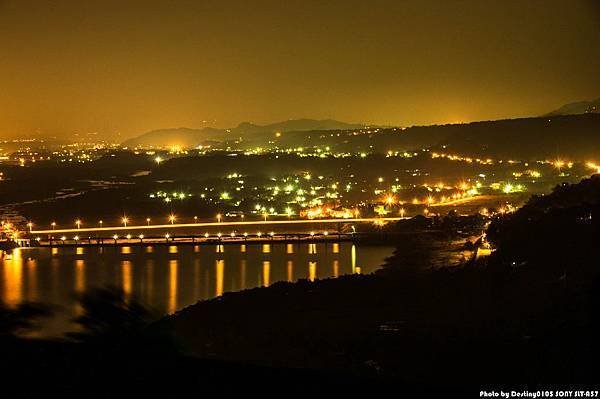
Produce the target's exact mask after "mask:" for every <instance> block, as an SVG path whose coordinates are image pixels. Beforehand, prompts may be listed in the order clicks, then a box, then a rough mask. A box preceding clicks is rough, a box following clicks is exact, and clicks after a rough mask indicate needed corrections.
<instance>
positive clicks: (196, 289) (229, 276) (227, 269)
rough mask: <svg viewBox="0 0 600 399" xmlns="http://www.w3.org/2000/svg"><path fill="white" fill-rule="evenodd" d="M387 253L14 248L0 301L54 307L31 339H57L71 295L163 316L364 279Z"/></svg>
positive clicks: (72, 306)
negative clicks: (289, 284) (110, 296)
mask: <svg viewBox="0 0 600 399" xmlns="http://www.w3.org/2000/svg"><path fill="white" fill-rule="evenodd" d="M392 251H393V248H391V247H380V246H378V247H373V246H358V245H355V244H352V243H318V244H309V243H296V244H284V243H280V244H252V245H242V244H229V245H196V246H192V245H179V246H175V245H173V246H168V245H155V246H139V245H132V246H126V247H114V246H105V247H79V248H76V247H65V248H19V249H16V250H15V251H13V252H12V254H5V253H2V252H0V300H1V301H2V303H4V304H5V305H7V306H15V305H18V304H19V303H23V302H41V303H44V304H48V305H52V306H54V307H55V314H54V316H53V317H51V318H50V319H48V320H45V321H44V323H43V328H42V330H40V331H38V332H37V334H38V335H43V336H58V335H61V334H63V333H64V332H66V331H73V330H74V328H75V326H73V325H72V323H71V322H70V320H71V319H72V318H73V317H75V316H77V315H78V314H80V313H81V308H80V306H79V304H78V302H77V301H76V300H75V298H76V294H80V293H85V292H86V291H89V290H91V289H93V288H94V287H103V286H113V287H119V288H121V289H122V290H123V291H124V293H125V295H126V296H127V297H128V298H135V299H137V300H139V301H140V302H142V303H143V304H145V305H146V306H148V307H151V308H153V309H155V310H157V311H158V312H161V313H164V314H166V313H173V312H175V311H177V310H179V309H182V308H184V307H186V306H189V305H191V304H194V303H196V302H197V301H199V300H203V299H208V298H213V297H215V296H219V295H222V294H223V293H224V292H229V291H239V290H244V289H248V288H254V287H260V286H269V285H271V284H273V283H275V282H278V281H296V280H298V279H309V280H315V279H319V278H327V277H337V276H340V275H343V274H352V273H371V272H373V271H374V270H375V269H377V268H378V267H379V266H381V264H382V263H383V260H384V259H385V258H386V257H387V256H389V255H391V253H392Z"/></svg>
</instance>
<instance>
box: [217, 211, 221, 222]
mask: <svg viewBox="0 0 600 399" xmlns="http://www.w3.org/2000/svg"><path fill="white" fill-rule="evenodd" d="M217 222H221V214H220V213H217Z"/></svg>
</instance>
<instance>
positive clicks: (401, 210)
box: [400, 208, 405, 218]
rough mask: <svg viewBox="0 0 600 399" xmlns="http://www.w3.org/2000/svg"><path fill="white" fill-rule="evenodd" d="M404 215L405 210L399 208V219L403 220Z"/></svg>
mask: <svg viewBox="0 0 600 399" xmlns="http://www.w3.org/2000/svg"><path fill="white" fill-rule="evenodd" d="M404 213H405V210H404V208H400V217H401V218H403V217H404Z"/></svg>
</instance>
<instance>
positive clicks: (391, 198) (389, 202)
mask: <svg viewBox="0 0 600 399" xmlns="http://www.w3.org/2000/svg"><path fill="white" fill-rule="evenodd" d="M385 202H386V203H387V204H388V205H392V204H393V203H394V202H396V199H395V198H394V197H393V196H392V195H388V196H387V198H386V199H385Z"/></svg>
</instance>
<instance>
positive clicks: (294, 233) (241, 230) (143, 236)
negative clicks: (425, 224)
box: [29, 217, 409, 245]
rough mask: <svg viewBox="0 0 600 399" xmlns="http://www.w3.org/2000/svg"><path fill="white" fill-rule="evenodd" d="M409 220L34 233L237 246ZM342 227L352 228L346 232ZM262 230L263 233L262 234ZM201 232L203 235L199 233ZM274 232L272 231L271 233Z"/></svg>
mask: <svg viewBox="0 0 600 399" xmlns="http://www.w3.org/2000/svg"><path fill="white" fill-rule="evenodd" d="M403 219H409V218H407V217H388V218H385V217H380V218H348V219H343V218H339V219H293V220H260V221H220V222H198V223H169V224H146V225H123V226H102V227H100V226H98V227H83V226H80V227H79V228H77V227H75V228H68V229H60V228H53V229H48V230H34V229H31V230H30V232H29V234H30V237H31V239H32V240H37V241H38V243H39V244H40V245H105V244H114V245H118V244H119V245H127V244H129V243H135V242H138V243H146V244H152V243H182V244H183V243H203V242H205V243H215V242H217V243H235V242H242V241H243V242H249V243H252V242H263V241H266V240H268V241H283V242H289V241H304V240H311V241H328V240H348V239H351V238H353V237H354V236H355V229H354V228H353V225H354V224H363V223H373V224H383V223H387V222H395V221H399V220H403ZM342 225H346V226H348V225H351V226H350V227H349V228H348V227H347V228H346V229H345V231H343V229H342V227H341V226H342ZM261 229H262V231H261ZM198 230H200V231H198ZM269 230H270V231H269Z"/></svg>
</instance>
